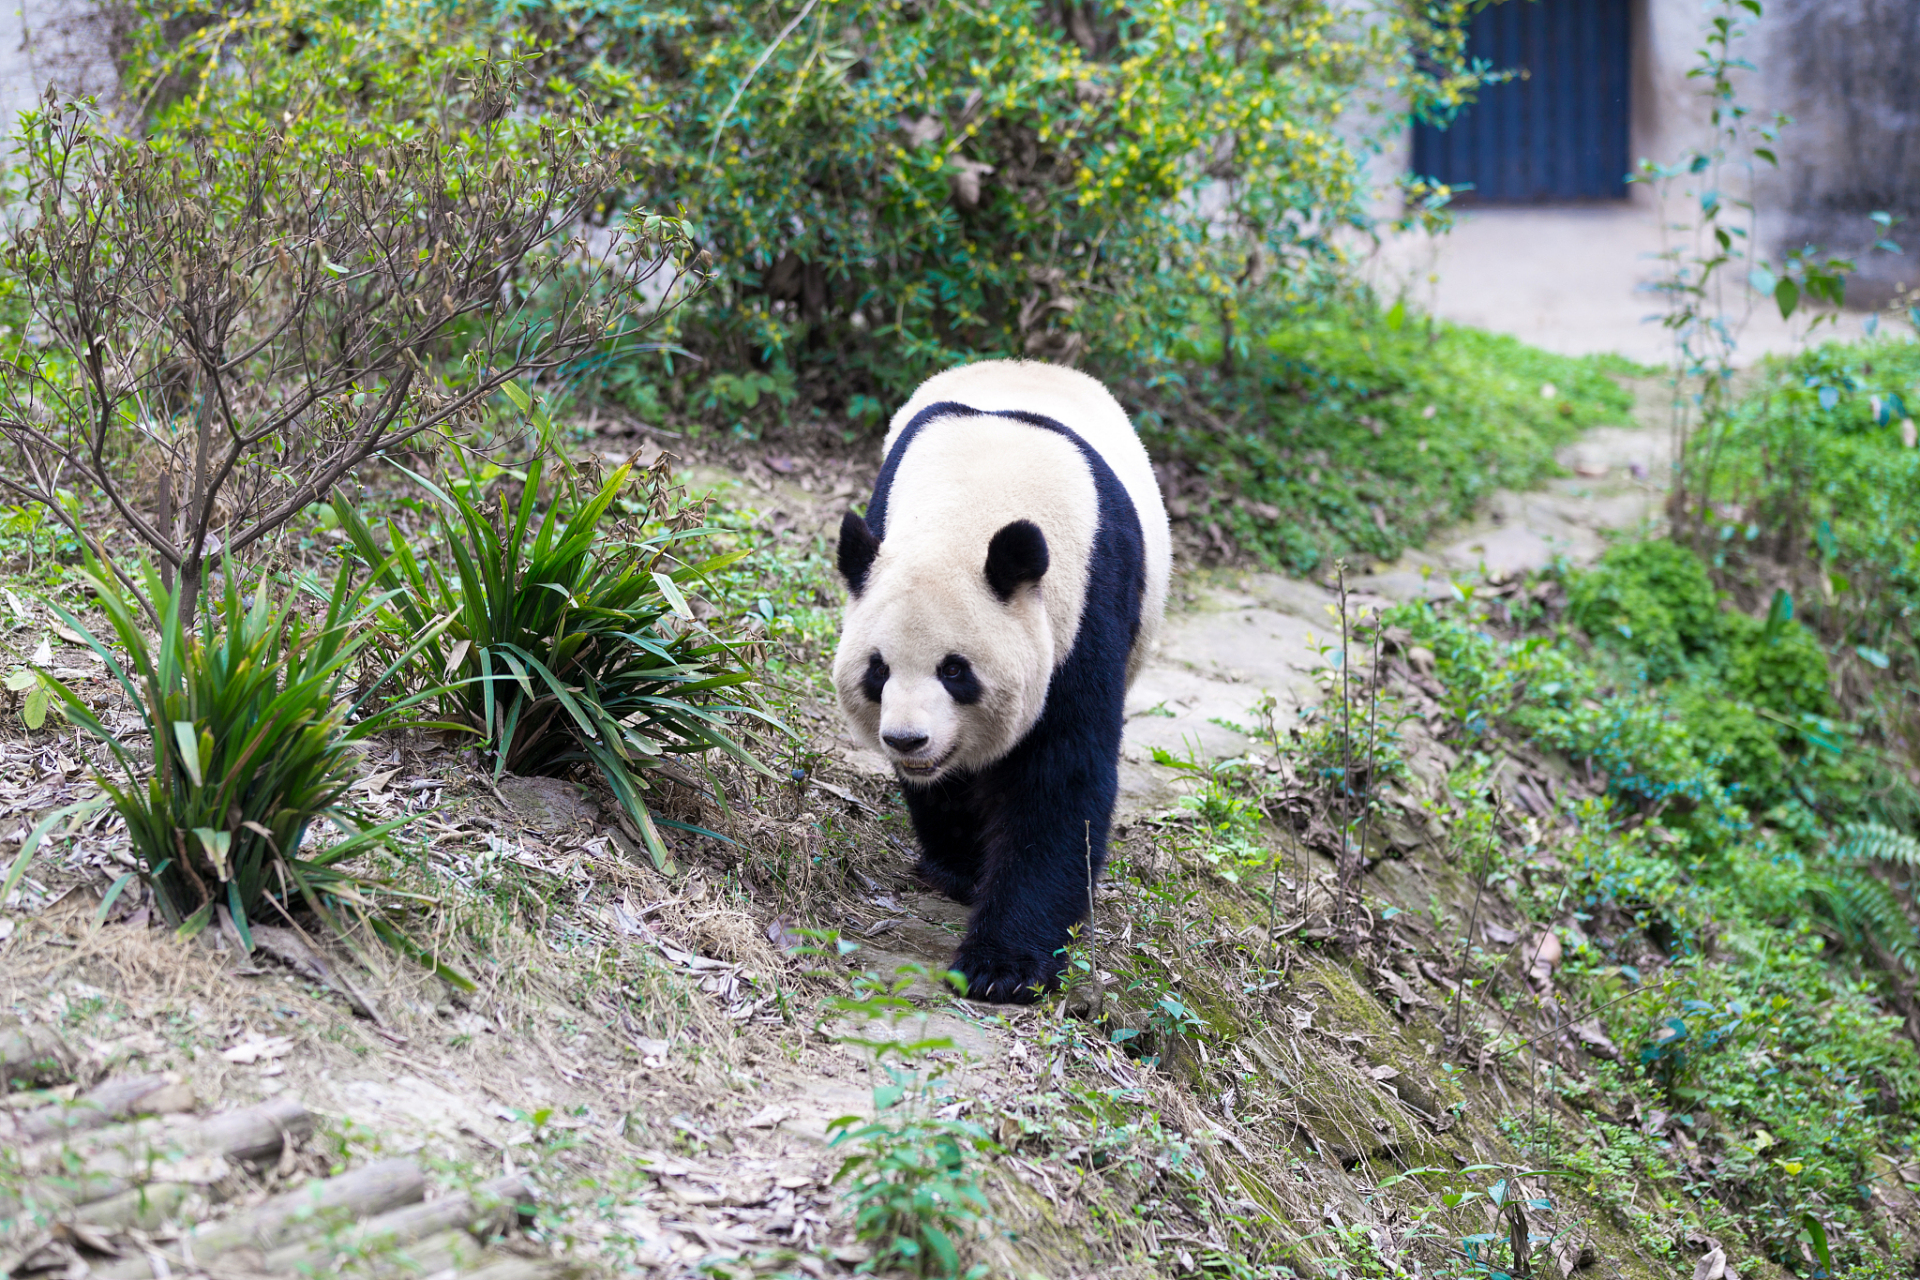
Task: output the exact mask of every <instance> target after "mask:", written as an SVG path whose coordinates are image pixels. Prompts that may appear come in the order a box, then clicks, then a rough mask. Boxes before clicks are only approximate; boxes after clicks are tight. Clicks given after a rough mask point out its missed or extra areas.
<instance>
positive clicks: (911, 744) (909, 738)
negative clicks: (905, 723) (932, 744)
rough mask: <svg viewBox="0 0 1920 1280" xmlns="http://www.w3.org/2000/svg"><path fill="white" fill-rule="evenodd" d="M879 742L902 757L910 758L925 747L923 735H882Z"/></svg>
mask: <svg viewBox="0 0 1920 1280" xmlns="http://www.w3.org/2000/svg"><path fill="white" fill-rule="evenodd" d="M880 737H881V740H882V741H884V742H885V743H886V744H887V745H888V746H890V747H892V748H893V749H894V750H895V751H898V752H899V753H900V754H901V755H903V756H910V755H912V754H913V753H914V752H916V751H918V750H919V749H920V748H922V747H924V746H926V745H927V735H926V734H924V733H883V734H881V735H880Z"/></svg>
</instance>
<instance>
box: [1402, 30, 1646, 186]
mask: <svg viewBox="0 0 1920 1280" xmlns="http://www.w3.org/2000/svg"><path fill="white" fill-rule="evenodd" d="M1628 3H1629V0H1507V2H1506V3H1504V4H1493V5H1490V6H1488V7H1487V8H1485V9H1483V10H1481V11H1480V12H1479V13H1478V14H1476V15H1474V18H1473V23H1472V26H1471V27H1470V28H1469V29H1468V37H1467V53H1468V55H1469V56H1470V57H1474V58H1481V59H1485V60H1486V61H1487V62H1489V63H1491V64H1492V67H1493V69H1494V70H1496V71H1513V72H1516V73H1517V74H1516V75H1515V77H1514V78H1513V79H1511V80H1509V81H1507V82H1506V83H1504V84H1496V85H1489V86H1488V87H1486V88H1484V89H1482V90H1481V91H1480V95H1479V100H1478V101H1477V102H1475V103H1474V104H1473V105H1472V106H1469V107H1467V108H1466V109H1465V110H1463V111H1462V112H1461V113H1460V115H1459V116H1458V117H1456V118H1455V120H1454V121H1453V123H1452V124H1451V125H1449V126H1448V127H1447V128H1445V129H1438V128H1435V127H1433V126H1431V125H1425V124H1421V125H1416V126H1415V128H1414V135H1413V168H1414V172H1415V173H1417V174H1419V175H1420V176H1422V177H1427V178H1435V179H1438V180H1439V181H1441V182H1445V183H1449V184H1451V185H1453V186H1464V185H1467V184H1471V185H1472V190H1471V191H1470V192H1464V193H1462V195H1461V199H1462V200H1464V201H1468V202H1471V203H1477V204H1529V203H1535V202H1539V201H1547V200H1605V199H1617V198H1619V197H1621V196H1624V195H1626V192H1627V189H1626V173H1627V163H1628V161H1627V82H1628V67H1629V46H1628V37H1627V5H1628Z"/></svg>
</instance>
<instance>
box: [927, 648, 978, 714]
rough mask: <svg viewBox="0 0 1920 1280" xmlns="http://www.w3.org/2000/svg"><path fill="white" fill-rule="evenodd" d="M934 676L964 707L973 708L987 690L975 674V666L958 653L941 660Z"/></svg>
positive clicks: (934, 670)
mask: <svg viewBox="0 0 1920 1280" xmlns="http://www.w3.org/2000/svg"><path fill="white" fill-rule="evenodd" d="M933 674H934V675H935V676H936V677H938V678H939V681H940V683H941V684H942V685H944V686H946V690H947V693H948V694H949V695H950V696H951V697H952V698H953V700H954V701H955V702H957V703H959V704H960V705H961V706H963V707H967V706H972V705H973V704H974V703H976V702H978V701H980V696H981V694H982V693H983V692H985V690H983V689H982V688H981V686H980V677H978V676H976V675H974V674H973V664H972V663H971V662H968V661H967V660H966V659H965V658H963V657H961V656H960V655H959V654H957V653H950V654H948V655H947V656H946V657H944V658H942V659H941V660H940V665H939V666H937V667H935V668H934V669H933Z"/></svg>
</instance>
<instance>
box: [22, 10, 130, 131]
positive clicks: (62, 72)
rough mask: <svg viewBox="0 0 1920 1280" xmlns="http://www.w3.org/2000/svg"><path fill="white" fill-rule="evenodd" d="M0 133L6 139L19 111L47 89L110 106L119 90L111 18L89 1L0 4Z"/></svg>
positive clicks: (33, 102)
mask: <svg viewBox="0 0 1920 1280" xmlns="http://www.w3.org/2000/svg"><path fill="white" fill-rule="evenodd" d="M0 2H4V3H6V8H5V10H4V11H0V134H4V135H5V137H6V138H7V139H8V140H9V141H8V143H7V144H5V145H7V146H8V147H9V149H10V147H11V139H12V138H13V136H14V134H15V132H16V130H17V129H18V127H19V115H20V113H21V112H22V111H25V110H27V109H28V108H30V107H33V106H35V105H36V104H37V103H38V101H39V98H40V94H41V93H42V91H43V90H45V88H46V86H47V85H49V84H57V85H59V86H60V88H61V89H63V90H65V91H66V92H68V93H74V94H86V95H91V96H93V97H96V98H98V99H100V100H101V101H102V102H103V103H105V102H108V101H110V100H111V99H112V98H113V96H114V94H115V91H116V90H117V89H118V86H119V78H118V76H117V75H116V74H115V71H114V66H113V57H112V54H111V53H110V49H111V47H112V19H111V17H110V15H109V13H108V11H107V10H106V9H104V8H102V7H100V6H98V5H95V4H93V3H92V2H91V0H0Z"/></svg>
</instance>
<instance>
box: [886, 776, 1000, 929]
mask: <svg viewBox="0 0 1920 1280" xmlns="http://www.w3.org/2000/svg"><path fill="white" fill-rule="evenodd" d="M901 790H902V791H903V792H904V793H905V794H906V799H907V813H908V815H909V816H911V817H912V819H913V831H914V834H915V835H917V836H918V837H919V838H920V862H919V864H918V865H917V866H915V867H914V869H913V870H914V874H915V875H917V876H919V877H920V879H921V880H922V881H924V882H925V883H926V884H928V885H929V886H931V887H932V888H933V889H934V890H936V891H937V892H939V893H942V894H945V895H946V896H947V897H949V898H952V899H953V900H954V901H955V902H959V903H969V904H970V903H972V901H973V896H974V891H975V890H976V889H977V888H978V886H979V883H980V871H981V866H982V864H983V862H984V861H985V848H984V846H983V845H982V843H981V839H980V815H979V811H978V807H977V804H978V801H977V797H976V796H975V784H974V779H973V778H972V777H971V776H970V775H967V774H959V775H955V776H952V777H948V778H942V779H941V780H940V781H938V782H935V783H933V784H932V785H931V786H925V787H922V786H915V785H913V784H912V783H905V784H903V785H902V787H901Z"/></svg>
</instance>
